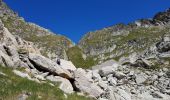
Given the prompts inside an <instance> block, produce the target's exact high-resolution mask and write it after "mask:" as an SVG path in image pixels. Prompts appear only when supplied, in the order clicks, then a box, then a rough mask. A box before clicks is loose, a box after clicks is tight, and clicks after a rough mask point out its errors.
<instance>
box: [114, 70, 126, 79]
mask: <svg viewBox="0 0 170 100" xmlns="http://www.w3.org/2000/svg"><path fill="white" fill-rule="evenodd" d="M113 77H116V78H117V79H122V78H124V77H126V75H125V74H124V73H122V72H118V71H114V74H113Z"/></svg>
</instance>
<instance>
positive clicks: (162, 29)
mask: <svg viewBox="0 0 170 100" xmlns="http://www.w3.org/2000/svg"><path fill="white" fill-rule="evenodd" d="M169 23H170V9H168V10H166V11H165V12H160V13H157V14H156V15H155V16H154V17H153V19H141V20H138V21H136V22H134V23H130V24H128V25H125V24H117V25H114V26H111V27H107V28H104V29H102V30H98V31H95V32H89V33H87V34H86V35H85V36H84V37H83V38H82V39H81V40H80V42H79V44H78V46H79V47H80V48H81V49H82V51H83V53H85V54H86V55H87V56H91V57H93V58H94V60H95V61H98V62H103V61H106V60H108V59H116V60H119V58H121V57H122V56H128V55H130V54H132V53H133V52H136V53H141V52H142V51H144V50H145V49H146V48H148V47H150V46H151V45H153V44H154V43H156V42H158V41H159V40H160V39H161V37H162V36H163V34H165V33H169V31H170V24H169Z"/></svg>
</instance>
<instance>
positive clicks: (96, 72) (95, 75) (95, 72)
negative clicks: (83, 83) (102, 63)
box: [92, 70, 101, 81]
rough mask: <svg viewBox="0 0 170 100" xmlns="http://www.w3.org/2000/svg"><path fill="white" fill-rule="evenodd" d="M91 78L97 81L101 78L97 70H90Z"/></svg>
mask: <svg viewBox="0 0 170 100" xmlns="http://www.w3.org/2000/svg"><path fill="white" fill-rule="evenodd" d="M92 79H93V80H94V81H99V80H101V76H100V75H99V74H98V70H93V71H92Z"/></svg>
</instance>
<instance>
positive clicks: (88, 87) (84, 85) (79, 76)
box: [74, 69, 104, 98]
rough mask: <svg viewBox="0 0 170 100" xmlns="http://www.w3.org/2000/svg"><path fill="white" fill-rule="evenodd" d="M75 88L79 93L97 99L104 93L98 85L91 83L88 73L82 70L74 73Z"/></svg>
mask: <svg viewBox="0 0 170 100" xmlns="http://www.w3.org/2000/svg"><path fill="white" fill-rule="evenodd" d="M74 79H75V81H74V86H75V87H76V89H77V90H78V91H81V92H83V93H87V94H89V95H92V96H94V97H96V98H98V97H100V95H101V94H102V93H103V92H104V91H103V90H102V89H101V88H100V87H99V86H97V84H95V83H93V82H91V80H90V79H88V78H87V77H86V73H85V72H84V71H83V70H82V69H77V70H75V71H74Z"/></svg>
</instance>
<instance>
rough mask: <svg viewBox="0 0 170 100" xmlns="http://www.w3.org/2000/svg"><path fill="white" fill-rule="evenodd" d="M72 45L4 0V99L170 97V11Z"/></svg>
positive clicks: (0, 74) (0, 79)
mask: <svg viewBox="0 0 170 100" xmlns="http://www.w3.org/2000/svg"><path fill="white" fill-rule="evenodd" d="M72 46H73V44H72V43H71V41H70V40H69V39H67V38H65V37H63V36H59V35H55V34H54V33H52V32H50V31H48V30H46V29H44V28H42V27H40V26H37V25H35V24H31V23H27V22H25V21H24V20H23V19H22V18H20V17H18V15H17V14H16V13H14V12H13V11H12V10H10V9H9V7H7V6H6V4H5V3H3V2H2V0H0V84H2V85H0V99H2V100H4V99H5V100H13V99H14V100H15V99H16V100H27V99H30V100H35V99H41V100H48V99H49V100H56V99H57V100H58V99H59V100H64V99H67V100H90V99H91V100H93V99H98V100H169V99H170V10H167V11H165V12H161V13H158V14H156V15H155V17H154V18H153V19H142V20H139V21H136V22H135V23H131V24H128V25H123V24H118V25H115V26H112V27H108V28H105V29H103V30H99V31H96V32H90V33H88V34H86V35H85V37H84V38H83V39H82V40H81V41H80V43H79V44H78V45H77V46H73V47H72ZM58 56H59V57H60V58H64V59H65V60H64V59H60V61H59V62H60V63H59V62H58V61H57V60H56V59H55V58H56V57H58ZM67 58H68V59H69V60H71V61H72V62H73V63H72V62H71V61H67V60H66V59H67ZM74 64H75V65H76V66H74ZM80 67H82V68H80ZM87 67H88V68H89V69H83V68H87Z"/></svg>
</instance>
